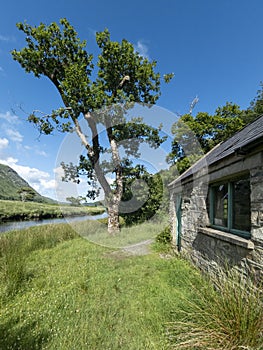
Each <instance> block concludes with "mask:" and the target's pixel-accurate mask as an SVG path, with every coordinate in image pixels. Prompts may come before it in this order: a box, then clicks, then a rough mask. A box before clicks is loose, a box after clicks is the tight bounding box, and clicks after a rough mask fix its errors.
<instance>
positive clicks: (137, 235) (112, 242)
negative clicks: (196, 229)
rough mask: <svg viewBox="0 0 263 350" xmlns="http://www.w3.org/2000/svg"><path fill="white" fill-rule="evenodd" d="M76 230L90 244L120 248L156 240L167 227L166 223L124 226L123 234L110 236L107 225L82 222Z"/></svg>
mask: <svg viewBox="0 0 263 350" xmlns="http://www.w3.org/2000/svg"><path fill="white" fill-rule="evenodd" d="M72 227H73V228H74V230H75V231H76V232H78V234H79V235H81V236H82V237H84V238H86V239H87V240H89V241H90V242H93V243H97V244H100V245H103V246H105V247H114V248H120V247H125V246H128V245H132V244H136V243H139V242H142V241H145V240H149V239H154V238H155V237H156V236H157V234H158V233H159V232H160V231H161V230H162V229H163V227H165V222H151V221H149V222H145V223H144V224H138V225H134V226H132V227H125V226H123V227H122V229H121V232H120V233H118V234H116V235H109V234H108V232H107V224H105V223H104V220H103V222H100V221H99V220H98V221H95V222H93V221H82V222H78V223H74V224H73V226H72Z"/></svg>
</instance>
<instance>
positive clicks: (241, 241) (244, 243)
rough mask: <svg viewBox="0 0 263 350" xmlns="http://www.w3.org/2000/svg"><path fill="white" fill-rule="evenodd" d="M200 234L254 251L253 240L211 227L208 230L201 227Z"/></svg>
mask: <svg viewBox="0 0 263 350" xmlns="http://www.w3.org/2000/svg"><path fill="white" fill-rule="evenodd" d="M198 232H200V233H203V234H205V235H207V236H210V237H213V238H217V239H220V240H221V241H225V242H228V243H232V244H235V245H238V246H240V247H243V248H246V249H250V250H253V249H254V243H253V242H252V241H251V240H249V239H246V238H242V237H239V236H236V235H234V234H232V233H228V232H223V231H219V230H215V229H213V228H210V227H206V228H204V227H199V228H198Z"/></svg>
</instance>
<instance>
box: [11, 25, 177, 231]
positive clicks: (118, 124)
mask: <svg viewBox="0 0 263 350" xmlns="http://www.w3.org/2000/svg"><path fill="white" fill-rule="evenodd" d="M17 27H18V29H19V30H21V31H22V32H24V34H25V35H26V42H27V46H26V47H24V48H23V49H21V50H20V51H17V50H14V51H13V52H12V55H13V58H14V59H15V60H16V61H18V62H19V63H20V65H21V66H22V67H23V68H24V69H25V71H26V72H32V73H33V74H34V75H35V76H36V77H37V78H39V77H41V76H46V77H47V78H48V79H49V80H50V81H51V83H52V84H53V85H54V86H55V87H56V89H57V91H58V93H59V94H60V96H61V99H62V102H63V106H62V107H61V108H59V109H57V110H55V111H52V112H51V113H50V114H49V115H40V114H37V113H32V114H31V115H30V116H29V118H28V119H29V121H30V122H33V123H34V124H35V125H36V126H37V127H38V128H39V130H40V132H41V133H44V134H50V133H52V132H53V131H54V129H59V130H60V131H62V132H72V131H75V132H76V133H77V135H78V136H79V138H80V140H81V142H82V144H83V145H84V147H85V149H86V155H85V156H83V155H82V156H81V158H80V163H79V164H78V165H75V166H74V165H73V164H71V165H66V164H64V170H65V179H67V180H68V179H71V180H72V179H73V180H74V181H78V176H79V175H80V174H85V175H87V176H88V178H89V180H88V181H89V184H90V185H92V184H95V183H96V182H97V181H98V182H99V183H100V185H101V187H102V189H103V190H104V194H105V199H106V203H107V207H108V215H109V218H108V231H109V232H110V233H113V232H116V231H118V230H119V204H120V201H121V198H122V195H123V166H124V164H125V160H123V159H122V158H121V156H120V152H119V147H118V145H119V143H120V142H121V141H123V140H126V141H127V140H129V139H132V140H133V141H132V142H130V143H129V142H128V141H127V142H126V156H127V157H129V156H130V155H131V154H133V155H135V156H136V155H138V149H139V144H140V143H141V142H148V143H149V144H150V146H152V147H158V146H159V145H160V144H161V143H162V142H163V139H162V138H161V137H160V136H159V130H158V129H156V128H152V127H151V126H149V125H145V124H144V123H143V121H142V120H137V121H132V122H131V121H130V122H126V120H125V116H126V113H127V111H128V109H129V108H130V107H131V105H132V104H133V103H135V102H142V103H145V104H154V103H156V101H157V99H158V98H159V96H160V80H161V77H160V74H159V73H157V72H155V67H156V62H155V61H153V62H151V61H149V60H148V59H147V58H145V57H142V56H141V55H140V54H139V53H138V52H136V51H135V50H134V47H133V45H132V44H131V43H129V42H128V41H127V40H122V41H121V42H120V43H119V42H114V41H111V39H110V33H109V31H108V30H104V31H103V32H99V33H97V34H96V41H97V45H98V48H99V50H100V54H99V55H98V59H97V62H96V65H95V64H94V62H93V56H92V55H91V54H90V53H88V52H87V50H86V41H81V40H80V39H79V38H78V36H77V33H76V31H75V29H74V28H73V27H72V26H71V25H70V23H69V22H68V21H67V20H66V19H61V20H60V23H59V24H57V23H51V24H50V25H45V24H40V25H39V26H38V27H33V26H31V25H29V24H27V23H19V24H17ZM171 77H172V75H171V74H168V75H165V76H164V80H165V81H166V82H168V81H169V80H170V78H171ZM81 117H84V120H85V122H86V124H87V126H88V128H89V130H90V132H91V137H90V138H88V137H87V136H86V134H85V132H84V131H83V128H82V126H81V123H80V118H81ZM99 123H101V124H103V125H104V126H105V130H106V133H105V134H106V135H104V137H106V138H107V140H108V150H105V144H104V143H102V142H101V140H100V137H99V129H98V124H99ZM135 140H136V141H135ZM105 151H107V152H109V153H110V155H111V172H112V173H113V174H114V175H115V184H116V185H115V186H114V188H112V187H111V186H110V184H109V183H108V181H107V178H106V175H105V170H104V168H107V167H108V168H109V166H108V165H105V163H102V162H101V156H102V154H103V153H104V152H105ZM76 179H77V180H76ZM96 194H97V190H96V189H92V190H91V191H90V192H88V195H89V196H90V197H94V196H95V195H96Z"/></svg>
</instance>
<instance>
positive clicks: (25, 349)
mask: <svg viewBox="0 0 263 350" xmlns="http://www.w3.org/2000/svg"><path fill="white" fill-rule="evenodd" d="M36 324H37V322H31V323H30V324H26V325H19V319H18V318H13V319H10V320H9V321H8V322H6V323H4V324H2V323H0V350H7V349H14V350H38V349H42V348H43V345H44V344H45V343H46V342H47V340H48V336H49V333H48V331H42V332H41V333H38V334H34V333H35V332H34V330H35V329H36Z"/></svg>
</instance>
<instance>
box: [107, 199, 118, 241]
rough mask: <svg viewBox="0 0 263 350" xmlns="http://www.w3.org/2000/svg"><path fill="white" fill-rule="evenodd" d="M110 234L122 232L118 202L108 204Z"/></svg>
mask: <svg viewBox="0 0 263 350" xmlns="http://www.w3.org/2000/svg"><path fill="white" fill-rule="evenodd" d="M108 232H109V234H110V235H114V234H115V233H118V232H120V222H119V204H118V203H117V202H116V201H115V202H114V203H109V204H108Z"/></svg>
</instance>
